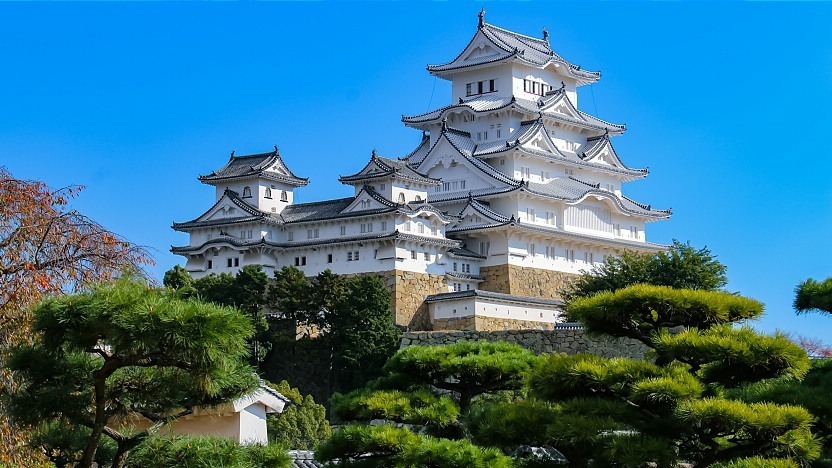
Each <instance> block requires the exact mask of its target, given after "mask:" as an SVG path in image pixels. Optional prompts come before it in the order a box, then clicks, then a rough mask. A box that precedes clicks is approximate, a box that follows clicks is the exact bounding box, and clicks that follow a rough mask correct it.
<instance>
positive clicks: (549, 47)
mask: <svg viewBox="0 0 832 468" xmlns="http://www.w3.org/2000/svg"><path fill="white" fill-rule="evenodd" d="M483 28H493V29H496V30H498V31H501V32H504V33H508V34H511V35H512V36H515V37H517V38H522V39H528V40H531V41H534V42H539V43H541V44H543V45H544V47H545V48H546V49H547V50H549V51H550V52H552V53H553V54H555V55H558V54H557V53H556V52H555V51H554V50H552V46H551V45H550V44H549V42H548V41H547V40H545V39H540V38H537V37H532V36H527V35H525V34H521V33H518V32H514V31H510V30H508V29H505V28H501V27H499V26H496V25H494V24H491V23H484V24H483Z"/></svg>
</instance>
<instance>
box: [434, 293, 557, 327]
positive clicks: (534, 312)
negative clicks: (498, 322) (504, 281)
mask: <svg viewBox="0 0 832 468" xmlns="http://www.w3.org/2000/svg"><path fill="white" fill-rule="evenodd" d="M428 310H429V313H430V318H431V320H436V319H447V318H461V317H469V316H472V315H476V316H480V317H492V318H502V319H514V320H533V321H536V322H547V323H558V322H562V321H563V320H562V319H561V310H560V309H557V308H552V307H548V306H543V305H533V304H517V303H510V302H505V301H500V300H495V299H490V298H483V297H466V298H461V299H455V300H446V301H438V302H431V303H430V305H429V306H428Z"/></svg>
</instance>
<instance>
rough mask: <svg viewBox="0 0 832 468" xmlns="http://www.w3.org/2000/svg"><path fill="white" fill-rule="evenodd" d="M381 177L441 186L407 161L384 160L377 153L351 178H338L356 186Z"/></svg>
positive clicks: (436, 180)
mask: <svg viewBox="0 0 832 468" xmlns="http://www.w3.org/2000/svg"><path fill="white" fill-rule="evenodd" d="M367 169H370V170H369V171H368V172H367V173H363V172H365V170H367ZM380 177H398V178H402V179H406V180H411V181H414V182H419V183H422V184H424V185H431V186H433V185H438V184H439V179H434V178H432V177H428V176H426V175H425V174H422V173H420V172H417V171H416V170H415V169H413V168H412V167H410V166H409V165H408V163H407V161H402V160H395V159H389V158H382V157H381V156H378V155H376V152H375V151H373V156H372V157H371V158H370V162H368V163H367V165H366V166H364V168H362V169H361V170H360V171H358V173H356V174H353V175H349V176H342V177H340V178H338V180H339V181H340V182H343V183H346V184H350V185H354V184H358V183H361V182H363V181H366V180H369V179H376V178H380Z"/></svg>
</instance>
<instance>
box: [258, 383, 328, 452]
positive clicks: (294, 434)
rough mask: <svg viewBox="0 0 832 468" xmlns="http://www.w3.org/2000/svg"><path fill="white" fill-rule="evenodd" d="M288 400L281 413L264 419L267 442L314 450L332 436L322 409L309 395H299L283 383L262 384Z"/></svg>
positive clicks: (294, 389) (324, 410) (295, 389)
mask: <svg viewBox="0 0 832 468" xmlns="http://www.w3.org/2000/svg"><path fill="white" fill-rule="evenodd" d="M266 384H267V385H268V386H269V387H271V388H273V389H274V390H277V391H278V392H280V394H281V395H283V396H285V397H286V398H288V399H289V401H290V403H289V404H287V405H286V407H285V408H284V409H283V412H282V413H279V414H270V415H268V417H267V419H266V423H267V427H268V434H269V443H270V444H278V445H281V446H283V447H287V448H289V449H294V450H314V449H315V448H316V447H317V446H318V444H320V443H321V442H322V441H323V440H325V439H326V438H327V437H329V436H331V435H332V429H331V428H330V427H329V421H328V420H327V419H326V408H324V407H323V405H319V404H317V403H315V399H314V398H312V397H311V396H310V395H301V393H300V391H299V390H298V389H297V388H294V387H292V386H291V385H289V382H286V381H285V380H283V381H281V382H280V383H278V384H273V383H270V382H267V383H266Z"/></svg>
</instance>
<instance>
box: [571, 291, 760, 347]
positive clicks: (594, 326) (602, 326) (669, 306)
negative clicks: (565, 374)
mask: <svg viewBox="0 0 832 468" xmlns="http://www.w3.org/2000/svg"><path fill="white" fill-rule="evenodd" d="M566 312H567V314H568V315H569V317H571V318H572V319H574V320H578V321H579V322H581V323H582V324H583V325H584V327H586V329H587V331H589V332H590V333H603V334H608V335H613V336H618V337H628V338H633V339H636V340H639V341H641V342H643V343H645V344H646V345H647V346H651V347H652V346H654V343H653V336H652V334H653V333H654V332H657V331H659V330H661V329H663V328H674V327H700V328H708V327H711V326H712V325H718V324H723V323H733V322H738V321H740V320H745V319H750V318H754V317H758V316H760V315H761V314H762V313H763V305H762V304H761V303H760V302H758V301H755V300H754V299H749V298H746V297H742V296H738V295H735V294H730V293H726V292H719V291H695V290H686V289H673V288H670V287H667V286H654V285H649V284H637V285H634V286H629V287H626V288H623V289H618V290H616V291H614V292H601V293H598V294H596V295H594V296H590V297H584V298H580V299H575V300H574V301H572V302H571V303H570V304H569V305H568V306H567V308H566Z"/></svg>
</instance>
